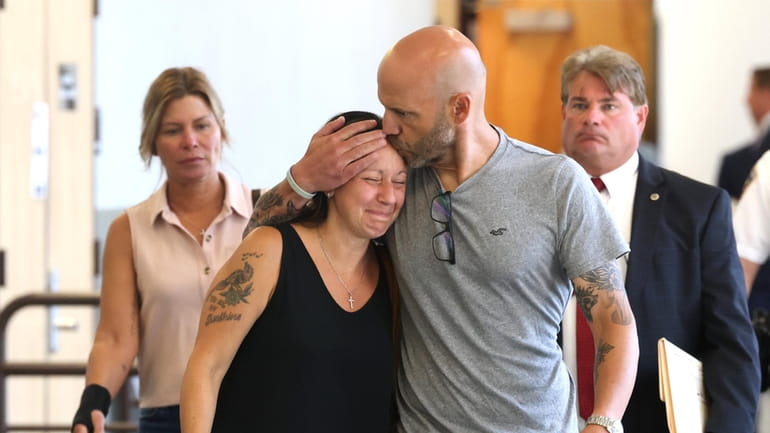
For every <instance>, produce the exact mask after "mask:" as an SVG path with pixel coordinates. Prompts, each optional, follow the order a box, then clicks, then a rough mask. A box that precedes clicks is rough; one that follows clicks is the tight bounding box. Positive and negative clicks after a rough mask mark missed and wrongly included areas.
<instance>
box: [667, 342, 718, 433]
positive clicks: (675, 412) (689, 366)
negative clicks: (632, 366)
mask: <svg viewBox="0 0 770 433" xmlns="http://www.w3.org/2000/svg"><path fill="white" fill-rule="evenodd" d="M658 381H659V389H660V399H661V400H662V401H664V402H665V403H666V419H667V421H668V429H669V431H670V432H671V433H696V432H697V433H703V429H704V428H705V426H706V413H707V410H708V406H707V403H706V393H705V391H704V389H703V366H702V365H701V362H700V361H699V360H698V359H697V358H695V357H694V356H692V355H690V354H689V353H687V352H685V351H684V350H682V349H680V348H679V347H678V346H676V345H675V344H674V343H672V342H670V341H668V340H666V339H665V338H661V339H659V340H658Z"/></svg>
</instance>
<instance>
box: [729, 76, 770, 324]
mask: <svg viewBox="0 0 770 433" xmlns="http://www.w3.org/2000/svg"><path fill="white" fill-rule="evenodd" d="M746 105H748V107H749V111H751V118H752V120H753V121H754V124H755V125H756V126H757V136H756V137H755V138H754V139H753V140H752V141H750V142H749V143H747V144H746V145H744V146H743V147H741V148H739V149H738V150H735V151H733V152H730V153H728V154H726V155H725V156H724V157H723V158H722V165H721V167H720V169H719V186H720V187H722V188H724V189H725V190H727V192H728V193H729V194H730V197H732V198H733V200H735V201H737V200H738V199H740V198H741V194H742V193H743V188H744V185H745V184H746V180H747V179H748V178H749V175H750V174H751V168H752V167H754V164H756V162H757V160H759V157H760V156H762V154H763V153H765V152H766V151H767V150H770V67H764V68H756V69H754V72H753V73H752V75H751V85H750V86H749V92H748V96H747V97H746ZM749 293H750V295H749V311H753V310H755V309H757V308H763V309H765V310H770V262H766V263H765V264H763V265H762V266H761V267H760V268H759V271H758V272H757V276H756V278H755V279H754V283H753V284H752V285H751V290H750V291H749Z"/></svg>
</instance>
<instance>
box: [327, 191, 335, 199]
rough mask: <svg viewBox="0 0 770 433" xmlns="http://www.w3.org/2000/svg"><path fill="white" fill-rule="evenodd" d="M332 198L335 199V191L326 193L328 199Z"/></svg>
mask: <svg viewBox="0 0 770 433" xmlns="http://www.w3.org/2000/svg"><path fill="white" fill-rule="evenodd" d="M332 197H334V191H329V192H327V193H326V198H328V199H331V198H332Z"/></svg>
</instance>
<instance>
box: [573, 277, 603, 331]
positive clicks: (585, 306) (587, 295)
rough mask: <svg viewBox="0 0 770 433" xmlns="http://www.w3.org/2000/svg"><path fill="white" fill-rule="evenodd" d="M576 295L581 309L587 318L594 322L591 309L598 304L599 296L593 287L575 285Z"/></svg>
mask: <svg viewBox="0 0 770 433" xmlns="http://www.w3.org/2000/svg"><path fill="white" fill-rule="evenodd" d="M575 296H576V298H577V302H578V305H579V306H580V311H582V312H583V315H584V316H585V318H586V320H587V321H589V322H593V321H594V318H593V316H592V315H591V309H592V308H593V307H594V305H596V303H597V302H598V301H597V298H598V296H597V295H596V294H595V293H594V290H593V287H591V286H588V287H582V286H578V287H575Z"/></svg>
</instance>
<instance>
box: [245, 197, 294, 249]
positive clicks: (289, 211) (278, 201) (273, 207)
mask: <svg viewBox="0 0 770 433" xmlns="http://www.w3.org/2000/svg"><path fill="white" fill-rule="evenodd" d="M283 204H284V198H283V196H282V195H281V194H280V193H279V192H278V190H277V187H276V188H273V189H271V190H270V191H267V192H266V193H264V194H262V196H260V197H259V200H258V201H257V204H256V205H255V206H254V211H253V212H252V213H251V218H250V219H249V222H248V224H246V229H244V231H243V237H244V238H245V237H246V236H247V235H248V234H249V233H251V232H252V231H253V230H254V229H255V228H257V227H259V226H266V225H267V226H275V225H278V224H280V223H283V222H287V221H291V220H293V219H294V218H296V217H297V208H296V206H295V205H294V202H293V201H291V200H288V201H286V207H285V208H283V207H282V206H283ZM276 211H277V212H278V213H277V214H274V213H275V212H276ZM281 212H283V213H281Z"/></svg>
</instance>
